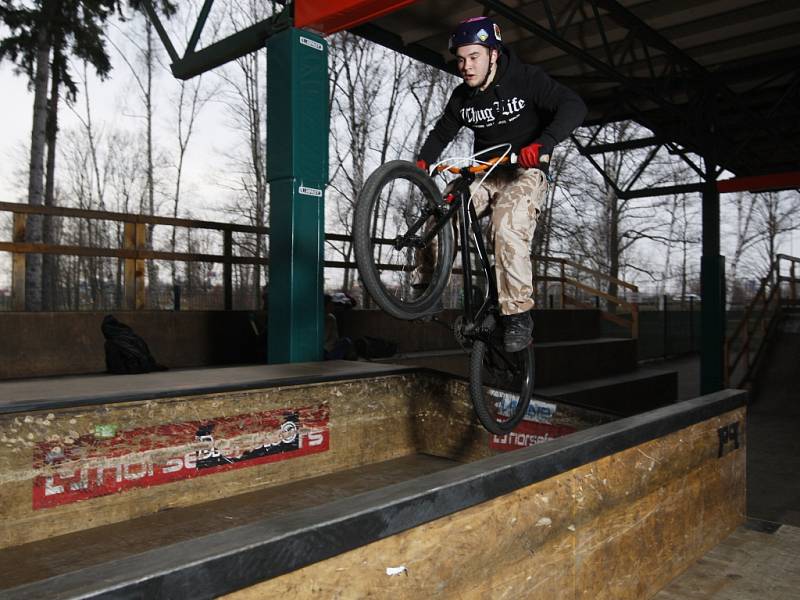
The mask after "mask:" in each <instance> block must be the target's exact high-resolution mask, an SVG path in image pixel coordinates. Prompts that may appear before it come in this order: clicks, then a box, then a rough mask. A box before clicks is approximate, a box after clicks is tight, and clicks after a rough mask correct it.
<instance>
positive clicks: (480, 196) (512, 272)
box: [415, 17, 586, 352]
mask: <svg viewBox="0 0 800 600" xmlns="http://www.w3.org/2000/svg"><path fill="white" fill-rule="evenodd" d="M449 48H450V52H452V53H453V54H455V56H456V57H457V59H458V71H459V73H460V74H461V77H462V78H463V80H464V83H462V84H461V85H459V86H458V87H456V89H455V90H454V91H453V93H452V95H451V96H450V100H449V101H448V103H447V107H446V108H445V111H444V114H443V115H442V117H441V118H440V119H439V121H438V122H437V123H436V125H435V126H434V127H433V129H432V130H431V132H430V133H429V134H428V137H427V139H426V140H425V143H424V144H423V145H422V148H421V149H420V152H419V156H418V160H417V166H418V167H420V168H421V169H423V170H427V169H428V166H429V165H431V164H432V163H434V162H435V161H436V159H437V158H438V157H439V155H440V154H441V152H442V150H444V148H445V147H446V146H447V145H448V144H449V143H450V142H451V141H452V140H453V138H454V137H455V136H456V134H457V133H458V131H459V129H460V128H461V127H469V128H470V129H471V130H472V131H473V132H474V133H475V152H478V151H481V150H484V149H487V148H492V147H493V146H497V145H499V144H510V145H511V150H512V151H513V152H514V153H516V154H517V155H518V157H519V158H518V161H517V165H516V166H514V167H505V168H497V169H496V170H495V171H494V172H493V173H492V174H491V175H490V176H489V177H487V178H486V179H485V180H483V182H482V183H475V184H473V186H474V188H476V189H472V190H471V192H472V194H473V196H472V201H473V203H474V207H475V211H476V212H477V214H478V215H480V214H481V213H484V212H485V211H486V210H487V209H489V208H491V212H492V216H491V231H492V232H493V238H494V239H493V247H494V256H495V270H496V276H497V288H498V296H499V301H500V311H501V313H502V315H503V325H504V331H505V333H504V337H503V344H504V346H505V350H506V351H507V352H519V351H521V350H523V349H525V348H526V347H527V346H528V344H529V343H530V342H531V337H532V333H533V319H532V318H531V313H530V311H531V309H532V308H533V304H534V302H533V298H532V295H533V270H532V265H531V259H530V248H531V241H532V240H533V234H534V231H535V229H536V221H537V218H538V216H539V213H540V212H541V208H542V204H543V202H544V199H545V195H546V192H547V170H548V167H549V165H550V156H551V154H552V152H553V148H554V147H555V145H556V144H558V143H559V142H561V141H562V140H564V139H565V138H566V137H567V136H568V135H569V134H570V133H572V131H573V130H574V129H575V128H576V127H578V126H579V125H580V124H581V123H582V122H583V119H584V117H585V116H586V105H585V104H584V103H583V101H582V100H581V99H580V97H579V96H578V95H577V94H575V93H574V92H573V91H572V90H570V89H568V88H566V87H564V86H563V85H561V84H559V83H557V82H555V81H554V80H552V79H551V78H550V77H549V76H548V75H547V74H545V72H544V71H543V70H542V69H541V68H539V67H536V66H533V65H526V64H523V63H522V62H521V61H520V60H519V58H518V57H517V56H516V55H515V54H514V53H513V52H512V51H511V50H510V49H509V48H507V47H505V46H504V45H503V44H502V43H501V35H500V28H499V27H498V26H497V24H496V23H494V22H493V21H492V20H491V19H489V18H488V17H476V18H473V19H467V20H466V21H463V22H461V23H460V24H459V25H458V27H457V28H456V30H455V31H454V32H453V33H452V35H451V36H450V42H449ZM478 186H479V187H478ZM421 261H422V263H423V264H422V265H420V267H419V269H418V271H417V273H416V274H415V275H416V277H417V279H418V281H417V284H416V285H415V287H417V288H418V289H424V287H425V286H426V285H427V281H425V273H426V272H427V271H429V269H426V265H425V262H426V253H423V256H422V257H421Z"/></svg>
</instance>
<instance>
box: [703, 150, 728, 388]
mask: <svg viewBox="0 0 800 600" xmlns="http://www.w3.org/2000/svg"><path fill="white" fill-rule="evenodd" d="M700 278H701V286H702V298H703V302H702V305H701V307H700V311H701V312H700V334H701V341H700V393H701V394H710V393H712V392H716V391H718V390H721V389H722V387H723V384H724V381H725V373H724V371H725V365H724V361H723V358H724V345H725V258H724V257H723V256H721V255H720V228H719V192H718V191H717V186H716V165H715V164H714V163H713V161H712V160H710V159H709V158H706V186H705V188H704V190H703V257H702V259H701V275H700Z"/></svg>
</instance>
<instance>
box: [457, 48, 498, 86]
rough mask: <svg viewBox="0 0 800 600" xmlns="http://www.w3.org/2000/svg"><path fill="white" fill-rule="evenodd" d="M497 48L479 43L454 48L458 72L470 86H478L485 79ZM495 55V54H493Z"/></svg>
mask: <svg viewBox="0 0 800 600" xmlns="http://www.w3.org/2000/svg"><path fill="white" fill-rule="evenodd" d="M496 53H497V50H490V49H489V48H487V47H486V46H481V45H480V44H470V45H469V46H461V47H460V48H457V49H456V58H457V59H458V72H459V73H460V74H461V77H462V78H463V79H464V83H466V84H467V85H468V86H470V87H478V86H479V85H480V84H481V83H483V81H484V80H485V79H486V75H487V74H488V73H489V67H490V66H491V64H492V62H494V60H495V59H496ZM493 55H495V56H493Z"/></svg>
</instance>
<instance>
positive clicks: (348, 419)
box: [0, 361, 747, 599]
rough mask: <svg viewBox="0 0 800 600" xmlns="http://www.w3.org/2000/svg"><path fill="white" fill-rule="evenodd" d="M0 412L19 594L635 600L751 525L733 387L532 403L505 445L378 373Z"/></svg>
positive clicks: (264, 375) (245, 378)
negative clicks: (595, 401) (692, 394)
mask: <svg viewBox="0 0 800 600" xmlns="http://www.w3.org/2000/svg"><path fill="white" fill-rule="evenodd" d="M0 398H2V402H0V443H1V444H2V445H0V498H2V501H3V506H4V517H5V518H4V520H3V523H2V526H0V548H2V549H0V565H2V566H0V582H1V583H0V586H2V587H0V595H2V596H3V597H7V598H45V597H46V598H101V597H103V598H111V597H136V598H179V597H180V598H183V597H192V598H212V597H219V596H223V595H231V597H240V598H264V597H268V596H271V595H273V594H276V593H283V594H292V595H293V596H297V597H305V596H311V595H314V594H321V595H322V597H332V596H335V595H337V594H340V593H344V592H346V593H347V594H350V595H353V596H358V597H362V596H366V595H368V594H373V595H377V596H378V597H392V598H420V597H425V598H433V597H452V596H458V595H462V596H463V595H465V594H468V593H469V594H476V595H477V596H479V597H490V596H497V595H500V594H505V593H511V594H513V595H515V596H517V597H525V596H529V595H530V594H532V593H536V594H541V595H542V597H547V598H555V599H559V598H574V597H577V596H580V595H581V594H583V595H587V597H592V598H615V599H627V598H630V599H634V598H636V599H639V598H646V597H648V596H650V595H652V594H654V593H655V592H656V591H657V590H659V589H660V588H661V587H663V586H664V585H665V584H666V583H667V582H668V581H670V580H671V579H672V578H674V577H675V575H677V574H678V573H680V572H681V571H683V570H684V569H685V568H686V566H687V565H688V564H690V563H691V562H692V561H693V560H695V559H696V558H698V557H700V556H702V555H703V554H704V553H705V552H706V551H708V550H709V549H710V548H712V547H714V546H715V545H716V544H717V543H719V542H720V541H721V540H722V539H724V538H725V537H726V536H727V535H728V534H729V533H730V532H731V531H733V530H735V529H736V527H737V526H739V525H740V524H741V522H742V521H743V519H744V499H745V494H744V486H745V479H744V461H745V450H746V444H747V440H746V439H745V435H744V432H745V408H744V405H745V400H746V394H745V393H744V392H738V391H725V392H720V393H717V394H714V395H710V396H706V397H702V398H696V399H693V400H689V401H685V402H681V403H677V404H672V405H669V406H665V407H662V408H659V409H656V410H653V411H649V412H645V413H642V414H640V415H634V416H631V417H626V418H617V417H614V416H611V415H608V414H603V413H600V412H596V411H590V410H586V409H579V408H575V407H570V406H565V405H561V404H558V403H547V402H543V401H537V402H535V403H534V404H533V405H532V406H533V409H532V410H531V411H530V414H529V415H528V419H527V420H526V421H524V422H523V427H521V428H520V429H519V430H517V431H515V432H514V434H509V435H508V436H503V437H498V436H491V435H489V434H488V433H487V432H486V431H485V430H483V429H482V428H481V427H480V426H479V425H477V423H476V420H475V418H474V415H473V414H472V408H471V406H470V404H469V399H468V394H467V387H466V382H465V381H464V380H462V379H459V378H457V377H451V376H448V375H446V374H442V373H438V372H434V371H430V370H426V369H420V368H411V367H401V366H393V365H377V364H370V363H347V362H344V361H341V362H331V363H305V364H292V365H273V366H265V367H249V368H225V369H210V370H202V371H184V372H171V373H159V374H149V375H143V376H123V377H119V378H110V377H109V378H91V377H89V378H61V379H49V380H38V381H28V382H24V381H20V382H5V383H1V384H0ZM394 573H400V574H401V575H402V576H399V577H398V576H393V575H392V574H394ZM611 573H613V576H610V574H611Z"/></svg>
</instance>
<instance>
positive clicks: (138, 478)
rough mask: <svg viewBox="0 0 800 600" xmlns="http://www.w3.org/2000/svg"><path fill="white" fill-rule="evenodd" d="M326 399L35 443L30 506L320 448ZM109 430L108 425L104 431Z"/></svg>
mask: <svg viewBox="0 0 800 600" xmlns="http://www.w3.org/2000/svg"><path fill="white" fill-rule="evenodd" d="M329 419H330V409H329V407H328V405H327V404H320V405H319V406H310V407H304V408H286V409H279V410H270V411H265V412H258V413H247V414H241V415H236V416H233V417H218V418H215V419H209V420H201V421H184V422H180V423H170V424H166V425H158V426H155V427H142V428H138V429H132V430H128V431H116V430H115V431H114V434H115V435H113V436H108V437H106V436H105V435H98V431H101V432H102V433H103V434H105V433H107V432H106V426H101V427H100V428H99V429H98V428H95V430H94V431H93V432H92V433H89V434H87V435H83V436H81V437H79V438H77V439H75V440H70V442H71V443H66V442H65V441H49V442H41V443H39V444H37V445H36V447H35V448H34V455H33V468H34V470H35V471H36V476H35V478H34V481H33V508H34V509H42V508H50V507H53V506H60V505H64V504H71V503H73V502H78V501H80V500H87V499H89V498H96V497H100V496H108V495H110V494H114V493H121V492H125V491H127V490H130V489H134V488H143V487H151V486H155V485H162V484H165V483H171V482H174V481H181V480H184V479H192V478H194V477H201V476H204V475H212V474H214V473H220V472H224V471H230V470H233V469H241V468H244V467H253V466H256V465H262V464H265V463H272V462H278V461H283V460H287V459H291V458H296V457H299V456H305V455H307V454H315V453H318V452H325V451H327V450H328V448H329V444H330V431H329V429H328V423H329ZM108 433H110V431H109V432H108Z"/></svg>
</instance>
